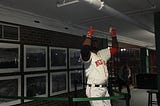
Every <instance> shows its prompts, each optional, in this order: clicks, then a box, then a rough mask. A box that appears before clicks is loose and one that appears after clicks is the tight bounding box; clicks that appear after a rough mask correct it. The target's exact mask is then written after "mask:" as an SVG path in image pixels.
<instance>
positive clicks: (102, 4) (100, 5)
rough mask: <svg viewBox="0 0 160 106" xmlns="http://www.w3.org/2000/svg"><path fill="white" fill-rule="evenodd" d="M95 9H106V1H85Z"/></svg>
mask: <svg viewBox="0 0 160 106" xmlns="http://www.w3.org/2000/svg"><path fill="white" fill-rule="evenodd" d="M84 1H86V2H88V3H90V4H92V5H93V6H95V7H98V10H101V9H102V8H103V7H104V1H102V0H84Z"/></svg>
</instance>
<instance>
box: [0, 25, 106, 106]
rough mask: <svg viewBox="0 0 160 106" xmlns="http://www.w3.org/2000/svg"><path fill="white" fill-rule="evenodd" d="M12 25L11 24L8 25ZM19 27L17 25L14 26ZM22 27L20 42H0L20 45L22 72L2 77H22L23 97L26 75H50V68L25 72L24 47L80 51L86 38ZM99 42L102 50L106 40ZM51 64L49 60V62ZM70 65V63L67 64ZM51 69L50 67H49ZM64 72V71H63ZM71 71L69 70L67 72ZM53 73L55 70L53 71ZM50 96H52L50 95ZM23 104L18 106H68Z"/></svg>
mask: <svg viewBox="0 0 160 106" xmlns="http://www.w3.org/2000/svg"><path fill="white" fill-rule="evenodd" d="M7 24H10V23H7ZM14 25H17V24H14ZM17 26H20V41H3V40H2V41H0V42H4V43H6V42H7V43H16V44H20V45H21V48H20V61H21V63H20V72H15V73H5V74H3V73H0V76H14V75H21V96H24V75H28V74H35V73H48V74H49V73H50V70H49V68H48V69H47V71H46V70H44V71H36V72H24V60H23V59H24V53H23V50H24V48H23V47H24V45H39V46H46V47H50V46H52V47H64V48H76V49H80V48H81V45H82V42H83V40H84V37H82V36H75V35H71V34H66V33H61V32H56V31H50V30H44V29H39V28H34V27H29V26H23V25H17ZM97 40H98V42H99V46H100V48H102V46H103V43H104V39H100V38H97ZM48 62H49V60H48ZM67 64H68V63H67ZM48 67H49V65H48ZM61 71H62V70H61ZM65 71H66V70H65ZM68 71H70V70H69V69H68V68H67V72H68ZM52 72H53V70H52ZM48 85H49V79H48ZM49 91H50V86H49V87H48V94H49ZM74 94H75V93H74V92H69V94H68V93H67V94H62V95H58V96H62V97H67V96H68V95H69V96H72V97H73V96H74ZM49 95H50V94H49ZM78 96H79V97H85V93H84V90H80V91H78ZM21 101H22V104H19V105H17V106H68V102H66V101H64V102H63V101H31V102H24V100H23V99H22V100H21ZM82 105H88V102H85V103H83V102H81V103H78V105H77V106H82Z"/></svg>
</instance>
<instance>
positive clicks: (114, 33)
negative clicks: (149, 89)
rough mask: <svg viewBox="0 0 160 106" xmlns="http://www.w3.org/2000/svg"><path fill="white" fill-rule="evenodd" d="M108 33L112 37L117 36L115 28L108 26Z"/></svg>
mask: <svg viewBox="0 0 160 106" xmlns="http://www.w3.org/2000/svg"><path fill="white" fill-rule="evenodd" d="M109 33H110V35H111V36H112V37H116V36H117V33H116V29H115V28H113V27H110V28H109Z"/></svg>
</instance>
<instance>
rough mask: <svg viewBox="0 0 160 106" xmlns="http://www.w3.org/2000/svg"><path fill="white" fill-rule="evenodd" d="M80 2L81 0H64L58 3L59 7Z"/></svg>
mask: <svg viewBox="0 0 160 106" xmlns="http://www.w3.org/2000/svg"><path fill="white" fill-rule="evenodd" d="M78 2H79V0H72V1H66V0H63V2H58V3H57V7H63V6H67V5H71V4H74V3H78Z"/></svg>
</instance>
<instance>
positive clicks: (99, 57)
mask: <svg viewBox="0 0 160 106" xmlns="http://www.w3.org/2000/svg"><path fill="white" fill-rule="evenodd" d="M110 57H111V54H110V50H109V49H102V50H99V51H98V52H97V54H95V53H93V52H91V56H90V59H89V60H88V61H85V62H84V63H85V74H86V77H87V78H88V80H87V84H105V83H106V82H107V80H108V69H107V60H108V59H109V58H110Z"/></svg>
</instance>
